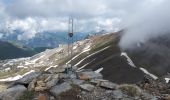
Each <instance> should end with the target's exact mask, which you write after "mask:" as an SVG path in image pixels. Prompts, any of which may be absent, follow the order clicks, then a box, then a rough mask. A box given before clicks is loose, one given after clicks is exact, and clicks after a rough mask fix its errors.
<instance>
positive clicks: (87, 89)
mask: <svg viewBox="0 0 170 100" xmlns="http://www.w3.org/2000/svg"><path fill="white" fill-rule="evenodd" d="M79 86H80V88H82V89H83V90H86V91H89V92H91V91H93V90H94V88H95V87H94V85H91V84H82V85H79Z"/></svg>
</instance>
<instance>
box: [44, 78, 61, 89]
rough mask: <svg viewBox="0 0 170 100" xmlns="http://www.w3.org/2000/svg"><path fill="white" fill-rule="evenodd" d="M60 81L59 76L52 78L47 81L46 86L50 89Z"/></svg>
mask: <svg viewBox="0 0 170 100" xmlns="http://www.w3.org/2000/svg"><path fill="white" fill-rule="evenodd" d="M58 81H59V80H58V79H57V78H53V79H52V80H50V81H48V82H47V83H46V87H47V88H48V89H50V88H51V87H53V86H55V85H56V84H57V83H58Z"/></svg>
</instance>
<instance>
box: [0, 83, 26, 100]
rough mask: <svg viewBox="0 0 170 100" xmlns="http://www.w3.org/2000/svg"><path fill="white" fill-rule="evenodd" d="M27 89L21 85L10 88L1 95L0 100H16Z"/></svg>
mask: <svg viewBox="0 0 170 100" xmlns="http://www.w3.org/2000/svg"><path fill="white" fill-rule="evenodd" d="M26 90H27V88H26V87H24V86H23V85H16V86H14V87H12V88H9V89H7V90H6V91H5V92H3V93H2V95H3V96H2V98H1V99H2V100H16V99H17V98H18V97H20V96H21V95H22V93H23V92H24V91H26Z"/></svg>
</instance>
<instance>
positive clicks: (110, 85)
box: [100, 81, 118, 89]
mask: <svg viewBox="0 0 170 100" xmlns="http://www.w3.org/2000/svg"><path fill="white" fill-rule="evenodd" d="M100 86H101V87H104V88H107V89H117V88H118V85H117V84H115V83H112V82H109V81H103V82H101V84H100Z"/></svg>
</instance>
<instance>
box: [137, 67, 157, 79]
mask: <svg viewBox="0 0 170 100" xmlns="http://www.w3.org/2000/svg"><path fill="white" fill-rule="evenodd" d="M140 70H142V71H143V72H144V73H145V74H147V75H149V76H151V77H152V78H153V79H155V80H156V79H158V77H157V76H155V75H153V74H151V73H149V72H148V71H147V70H146V69H144V68H140Z"/></svg>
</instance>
